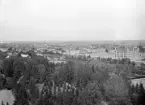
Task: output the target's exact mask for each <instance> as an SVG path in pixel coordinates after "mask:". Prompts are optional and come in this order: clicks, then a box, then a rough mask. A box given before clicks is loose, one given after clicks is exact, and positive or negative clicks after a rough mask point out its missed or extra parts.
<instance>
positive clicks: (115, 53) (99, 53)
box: [64, 46, 145, 61]
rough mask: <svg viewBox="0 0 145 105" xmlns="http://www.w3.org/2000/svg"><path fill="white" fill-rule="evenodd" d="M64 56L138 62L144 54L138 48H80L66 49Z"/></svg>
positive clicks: (144, 56)
mask: <svg viewBox="0 0 145 105" xmlns="http://www.w3.org/2000/svg"><path fill="white" fill-rule="evenodd" d="M64 54H65V55H71V56H79V55H83V56H90V57H91V58H98V57H100V58H112V59H125V58H129V59H130V60H132V61H140V60H142V59H143V58H145V52H140V50H139V47H136V46H131V47H130V46H117V47H116V46H115V47H111V48H90V49H89V48H81V49H71V48H69V49H67V50H65V53H64Z"/></svg>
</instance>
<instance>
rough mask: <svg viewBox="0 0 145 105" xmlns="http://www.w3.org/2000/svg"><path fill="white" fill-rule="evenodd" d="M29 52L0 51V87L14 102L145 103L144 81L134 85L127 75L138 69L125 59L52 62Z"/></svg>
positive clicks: (35, 104) (55, 104)
mask: <svg viewBox="0 0 145 105" xmlns="http://www.w3.org/2000/svg"><path fill="white" fill-rule="evenodd" d="M28 54H29V55H30V56H31V57H26V58H23V57H21V56H20V54H18V55H16V56H11V57H9V58H5V54H4V53H1V54H0V72H1V73H0V81H1V82H0V89H1V90H2V89H8V90H12V92H13V94H14V96H15V101H14V104H13V105H145V104H144V98H145V89H144V87H143V84H137V85H136V86H134V85H132V84H131V82H130V80H129V79H128V76H132V75H133V74H134V73H137V71H138V68H136V67H135V64H134V63H133V62H130V61H129V60H128V59H126V60H111V59H100V61H99V62H98V63H97V64H93V63H90V62H91V61H90V57H87V58H85V57H82V58H81V57H79V58H74V57H73V58H71V59H69V60H67V63H66V64H54V63H51V62H49V61H48V60H47V59H46V58H44V57H42V56H37V55H36V54H35V53H34V52H32V51H31V52H28ZM83 61H85V63H84V62H83ZM143 70H144V68H142V71H143ZM1 104H2V105H3V104H4V103H3V101H2V103H1ZM7 105H8V103H7Z"/></svg>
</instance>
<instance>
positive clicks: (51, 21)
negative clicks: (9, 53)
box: [0, 0, 145, 41]
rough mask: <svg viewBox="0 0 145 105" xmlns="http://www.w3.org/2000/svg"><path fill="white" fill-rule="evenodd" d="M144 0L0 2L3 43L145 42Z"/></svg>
mask: <svg viewBox="0 0 145 105" xmlns="http://www.w3.org/2000/svg"><path fill="white" fill-rule="evenodd" d="M144 28H145V0H0V38H1V39H2V40H4V41H14V40H18V41H31V40H32V41H37V40H41V41H44V40H45V41H47V40H61V41H62V40H65V41H66V40H129V39H131V40H133V39H145V35H144V34H145V29H144Z"/></svg>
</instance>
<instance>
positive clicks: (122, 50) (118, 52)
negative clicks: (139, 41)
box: [114, 47, 145, 60]
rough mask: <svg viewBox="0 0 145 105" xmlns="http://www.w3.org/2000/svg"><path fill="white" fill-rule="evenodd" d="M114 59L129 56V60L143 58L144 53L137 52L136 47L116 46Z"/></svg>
mask: <svg viewBox="0 0 145 105" xmlns="http://www.w3.org/2000/svg"><path fill="white" fill-rule="evenodd" d="M114 58H115V59H124V58H129V59H130V60H136V59H141V58H145V53H142V52H139V48H138V47H118V48H115V50H114Z"/></svg>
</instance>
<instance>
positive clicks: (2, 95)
mask: <svg viewBox="0 0 145 105" xmlns="http://www.w3.org/2000/svg"><path fill="white" fill-rule="evenodd" d="M14 100H15V98H14V96H13V94H12V91H11V90H1V91H0V104H1V101H3V102H4V103H5V105H6V102H8V103H9V105H13V102H14Z"/></svg>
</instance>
